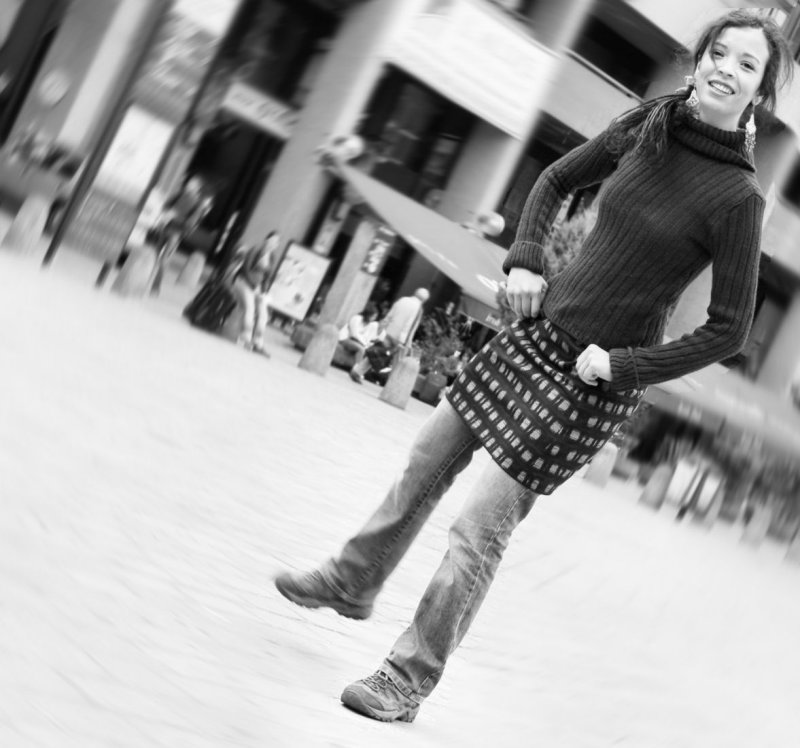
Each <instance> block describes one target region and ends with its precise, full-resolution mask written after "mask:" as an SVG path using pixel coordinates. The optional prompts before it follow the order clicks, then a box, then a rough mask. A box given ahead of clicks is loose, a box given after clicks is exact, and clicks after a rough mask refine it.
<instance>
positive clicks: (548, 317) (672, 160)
mask: <svg viewBox="0 0 800 748" xmlns="http://www.w3.org/2000/svg"><path fill="white" fill-rule="evenodd" d="M694 62H695V71H694V80H693V82H692V83H691V84H690V85H689V86H688V89H687V90H684V91H682V92H679V93H677V94H672V95H668V96H663V97H661V98H658V99H655V100H653V101H651V102H648V103H646V104H643V105H642V106H640V107H638V108H637V109H634V110H632V111H631V112H629V113H627V114H625V115H623V116H622V117H620V118H619V119H618V120H616V121H614V122H613V123H612V124H611V126H610V127H609V129H608V130H606V131H605V132H603V133H602V134H600V135H599V136H598V137H596V138H594V139H593V140H591V141H589V142H587V143H585V144H584V145H582V146H580V147H579V148H576V149H575V150H574V151H572V152H571V153H569V154H567V155H566V156H564V157H563V158H562V159H560V160H559V161H557V162H556V163H554V164H553V165H551V166H550V167H549V168H547V169H546V170H545V171H544V172H543V173H542V175H541V177H540V178H539V180H538V181H537V183H536V184H535V185H534V187H533V190H532V191H531V193H530V196H529V198H528V200H527V203H526V206H525V209H524V212H523V215H522V218H521V221H520V225H519V229H518V232H517V236H516V241H515V242H514V244H513V245H512V247H511V249H510V251H509V253H508V255H507V258H506V261H505V263H504V269H505V270H506V272H507V273H508V282H507V295H508V299H509V302H510V304H511V306H512V307H513V309H514V311H515V312H516V313H517V314H518V315H519V319H518V320H517V321H516V322H514V323H513V324H512V325H511V326H510V327H509V328H508V329H507V330H505V331H504V332H502V333H501V334H500V335H498V336H497V337H496V338H495V339H494V340H493V341H491V342H490V343H489V344H488V345H487V346H486V347H485V348H484V349H483V350H482V351H481V352H480V353H478V354H477V355H476V356H475V357H474V358H473V359H472V361H471V362H470V363H469V365H468V366H467V367H466V368H465V370H464V371H463V372H462V373H461V375H460V376H459V377H458V379H457V380H456V382H455V383H454V384H453V386H452V388H451V390H450V392H449V394H448V396H447V402H444V403H442V404H440V405H439V407H438V408H437V409H436V411H435V412H434V414H433V416H432V417H431V419H430V420H429V421H428V423H427V424H426V425H425V426H424V427H423V429H422V431H421V433H420V434H419V436H418V437H417V440H416V442H415V443H414V445H413V447H412V452H411V458H410V462H409V465H408V467H407V469H406V470H405V471H404V473H403V474H402V476H401V477H400V478H399V479H398V480H397V482H396V483H395V484H394V486H393V487H392V488H391V490H390V491H389V494H388V496H387V497H386V499H385V500H384V502H383V504H382V505H381V506H380V507H379V508H378V510H377V511H376V513H375V514H374V515H373V516H372V518H371V519H370V520H369V521H368V522H367V524H366V525H365V526H364V528H363V529H362V530H361V531H360V532H359V533H358V534H357V535H356V536H355V537H353V538H352V539H351V540H350V541H348V543H347V544H346V545H345V546H344V548H343V549H342V551H341V553H340V555H339V556H338V557H337V558H334V559H331V560H330V561H328V562H327V563H326V564H325V565H324V566H323V567H322V568H321V569H319V570H315V571H312V572H309V573H307V574H293V573H286V574H282V575H280V576H278V578H277V579H276V580H275V583H276V586H277V588H278V590H279V591H280V592H281V593H282V594H283V595H284V596H285V597H287V598H289V599H290V600H292V601H293V602H295V603H298V604H300V605H304V606H306V607H311V608H317V607H323V606H325V607H330V608H333V609H334V610H336V611H337V612H338V613H340V614H341V615H344V616H349V617H351V618H366V617H368V616H369V615H370V612H371V610H372V605H373V601H374V599H375V597H376V595H377V594H378V592H379V591H380V588H381V585H382V584H383V582H384V581H385V580H386V578H387V577H388V575H389V574H390V573H391V571H392V570H393V569H394V568H395V566H396V565H397V563H398V562H399V561H400V559H401V558H402V556H403V554H404V553H405V551H406V550H407V548H408V546H409V544H410V543H411V541H412V539H413V538H414V537H415V535H416V534H417V532H418V531H419V529H420V527H421V526H422V524H423V523H424V522H425V520H426V519H427V517H428V516H429V514H430V512H431V510H432V509H433V507H434V505H435V504H436V503H437V501H438V499H439V498H440V497H441V495H442V494H443V493H444V491H445V490H446V489H447V487H448V486H449V485H450V484H451V482H452V481H453V479H454V478H455V476H456V474H457V473H458V472H459V471H460V470H462V469H463V468H464V467H465V466H466V465H467V463H468V462H469V461H470V458H471V456H472V454H473V452H474V451H475V450H476V449H477V448H478V447H480V446H483V447H484V448H485V449H486V450H488V452H489V454H490V455H491V457H492V458H493V461H492V463H491V464H490V466H489V467H488V468H487V469H486V470H485V471H484V473H483V474H482V475H481V476H480V478H479V479H478V481H477V484H476V485H475V486H474V487H473V489H472V492H471V494H470V496H469V497H468V499H467V502H466V505H465V507H464V509H463V510H462V512H461V514H460V516H459V517H458V518H457V519H456V520H455V523H454V525H453V527H452V529H451V531H450V536H449V542H450V548H449V551H448V553H447V554H446V555H445V557H444V560H443V561H442V564H441V566H440V567H439V570H438V571H437V572H436V573H435V575H434V577H433V579H432V580H431V582H430V584H429V586H428V588H427V590H426V592H425V594H424V596H423V598H422V601H421V602H420V604H419V607H418V608H417V611H416V614H415V616H414V620H413V622H412V623H411V625H410V626H409V628H408V629H407V630H406V631H405V633H403V634H402V635H401V636H400V638H399V639H398V640H397V642H396V643H395V645H394V647H393V648H392V650H391V651H390V653H389V655H388V656H387V657H386V659H385V660H384V662H383V664H382V665H381V667H380V669H379V670H378V671H377V672H376V673H374V674H373V675H370V676H368V677H367V678H364V679H362V680H359V681H356V682H355V683H353V684H351V685H350V686H348V687H347V688H345V690H344V692H343V693H342V701H343V702H344V704H345V705H346V706H348V707H350V708H351V709H354V710H355V711H357V712H359V713H361V714H364V715H366V716H368V717H372V718H374V719H378V720H383V721H392V720H404V721H407V722H410V721H412V720H413V719H414V718H415V717H416V715H417V712H418V709H419V706H420V704H421V703H422V701H423V699H424V698H425V697H426V696H428V695H429V694H430V693H431V691H432V690H433V688H434V687H435V685H436V684H437V682H438V681H439V679H440V678H441V675H442V672H443V669H444V666H445V663H446V661H447V658H448V656H449V655H450V654H451V653H452V652H453V650H454V649H455V648H456V647H457V646H458V644H459V642H460V641H461V639H462V637H463V636H464V634H465V633H466V631H467V629H468V627H469V625H470V623H471V621H472V619H473V618H474V616H475V614H476V612H477V610H478V607H479V605H480V603H481V601H482V600H483V598H484V596H485V594H486V592H487V590H488V588H489V585H490V584H491V581H492V578H493V576H494V573H495V570H496V568H497V566H498V564H499V562H500V559H501V556H502V554H503V551H504V549H505V547H506V545H507V543H508V541H509V537H510V535H511V532H512V530H513V529H514V527H515V526H516V525H517V524H518V523H519V522H520V521H521V520H522V519H523V518H524V517H525V516H526V515H527V514H528V512H529V511H530V509H531V507H532V506H533V503H534V500H535V498H536V496H537V495H539V494H545V495H546V494H550V493H552V491H554V490H555V488H556V487H558V486H559V485H560V484H561V483H562V482H563V481H564V480H566V479H567V478H568V477H570V476H571V475H572V474H573V473H574V472H575V471H576V470H577V469H578V468H579V467H580V466H581V465H583V464H585V463H586V462H587V461H588V460H590V459H591V458H592V456H593V455H594V454H596V453H597V451H598V450H599V449H600V448H601V447H602V445H603V444H604V443H605V442H606V441H607V440H608V439H609V438H610V437H611V435H612V434H613V432H614V430H615V429H616V428H617V427H618V426H619V425H620V424H621V423H622V422H623V421H624V420H625V419H627V418H628V417H629V416H630V415H631V414H632V413H633V411H634V409H635V408H636V406H637V403H638V402H639V399H640V397H641V395H642V392H643V388H644V387H646V386H647V385H649V384H655V383H657V382H663V381H665V380H667V379H673V378H675V377H680V376H682V375H684V374H686V373H688V372H691V371H694V370H696V369H699V368H700V367H702V366H706V365H708V364H710V363H712V362H714V361H719V360H720V359H724V358H726V357H728V356H731V355H733V354H734V353H736V352H737V351H738V350H740V349H741V347H742V345H743V344H744V342H745V339H746V337H747V334H748V330H749V327H750V324H751V319H752V315H753V308H754V297H755V289H756V281H757V275H758V254H759V240H760V227H761V218H762V212H763V206H764V198H763V196H762V194H761V192H760V190H759V187H758V183H757V182H756V179H755V176H754V168H753V163H752V155H751V152H752V138H751V137H750V135H749V132H748V135H747V136H746V134H745V132H744V131H743V130H740V129H739V123H740V121H741V120H742V119H745V120H748V121H749V120H750V118H751V115H752V111H753V107H754V105H756V104H761V105H763V106H764V107H765V108H767V109H772V108H773V107H774V105H775V98H776V91H777V88H778V85H779V83H780V82H781V81H782V80H784V79H785V78H786V77H787V76H788V75H789V72H790V70H791V67H790V57H789V55H788V53H787V49H786V44H785V42H784V41H783V39H782V37H781V36H780V32H779V30H778V28H777V27H776V26H775V25H774V23H773V22H772V21H771V20H769V19H765V18H761V17H759V16H756V15H751V14H749V13H747V12H744V11H734V12H732V13H730V14H729V15H727V16H725V17H724V18H722V19H720V20H719V21H717V22H716V23H714V24H713V25H712V26H710V27H709V28H708V29H707V30H706V32H705V33H704V34H703V35H702V37H701V39H700V42H699V44H698V47H697V52H696V54H695V57H694ZM600 181H605V184H604V187H603V190H602V192H601V194H600V196H599V199H598V218H597V223H596V225H595V227H594V229H593V231H592V232H591V233H590V235H589V236H588V237H587V239H586V241H585V245H584V247H583V250H582V252H581V253H580V255H579V257H578V258H577V259H576V260H575V261H574V262H573V263H572V264H571V265H569V266H568V267H567V268H566V269H565V270H563V271H562V272H560V273H559V274H558V275H556V276H555V277H553V278H551V279H550V280H549V282H548V281H546V280H545V279H544V278H543V277H542V272H543V270H544V257H543V251H542V245H543V243H544V239H545V236H546V235H547V232H548V229H549V228H550V225H551V222H552V221H553V219H554V217H555V215H556V213H557V211H558V208H559V206H560V205H561V203H562V200H563V199H564V198H565V197H566V196H567V195H568V194H569V193H570V192H572V191H573V190H576V189H578V188H581V187H586V186H589V185H591V184H595V183H598V182H600ZM709 263H711V265H712V268H713V285H712V291H711V303H710V306H709V317H708V321H707V322H706V323H705V324H704V325H703V326H701V327H699V328H698V329H697V330H695V331H694V332H693V333H691V334H688V335H685V336H684V337H682V338H681V339H679V340H675V341H672V342H670V343H662V342H661V341H662V338H663V333H664V329H665V326H666V324H667V318H668V315H669V310H670V309H671V308H672V306H673V304H674V303H675V301H676V300H677V299H678V297H679V296H680V294H681V292H682V291H683V289H684V288H686V286H687V285H688V284H689V283H690V282H691V280H692V279H693V278H695V277H696V276H697V275H698V274H699V273H700V272H701V271H702V270H703V268H704V267H706V266H707V265H708V264H709Z"/></svg>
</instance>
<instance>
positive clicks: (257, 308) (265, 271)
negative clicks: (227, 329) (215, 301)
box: [233, 231, 280, 356]
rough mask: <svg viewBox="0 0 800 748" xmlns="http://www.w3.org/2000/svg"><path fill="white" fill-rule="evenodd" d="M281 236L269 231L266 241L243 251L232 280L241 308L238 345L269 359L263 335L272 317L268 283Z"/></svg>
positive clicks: (234, 292)
mask: <svg viewBox="0 0 800 748" xmlns="http://www.w3.org/2000/svg"><path fill="white" fill-rule="evenodd" d="M279 245H280V236H279V235H278V233H277V232H275V231H270V233H269V234H267V236H266V237H265V238H264V241H263V242H262V243H261V244H259V245H256V246H253V247H250V248H247V249H244V250H243V256H242V258H241V266H240V267H239V269H238V270H237V271H236V274H235V276H234V280H233V294H234V296H235V297H236V301H237V303H239V304H240V305H241V307H242V326H241V329H240V330H239V335H238V336H237V339H236V342H237V343H238V344H239V345H241V346H244V347H245V348H246V349H247V350H251V351H256V352H257V353H261V354H263V355H265V356H269V354H268V353H267V351H266V349H265V348H264V333H265V332H266V329H267V320H268V318H269V295H268V290H269V284H270V281H271V277H272V268H273V264H274V256H275V252H276V251H277V249H278V246H279Z"/></svg>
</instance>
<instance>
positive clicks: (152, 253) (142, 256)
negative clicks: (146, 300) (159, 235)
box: [111, 247, 156, 296]
mask: <svg viewBox="0 0 800 748" xmlns="http://www.w3.org/2000/svg"><path fill="white" fill-rule="evenodd" d="M155 267H156V250H155V249H153V248H152V247H137V248H135V249H132V250H131V252H130V254H129V255H128V256H127V258H126V259H125V263H124V264H123V266H122V267H121V268H120V271H119V273H118V274H117V277H116V278H115V279H114V282H113V283H112V284H111V290H112V291H114V292H115V293H118V294H120V295H121V296H144V295H145V294H146V293H147V291H148V290H149V286H150V280H151V277H152V275H153V271H154V270H155Z"/></svg>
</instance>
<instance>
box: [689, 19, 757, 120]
mask: <svg viewBox="0 0 800 748" xmlns="http://www.w3.org/2000/svg"><path fill="white" fill-rule="evenodd" d="M768 60H769V45H768V44H767V39H766V37H765V36H764V32H763V31H761V29H754V28H738V27H729V28H727V29H725V30H723V31H722V32H721V33H720V35H719V36H718V37H717V39H716V41H715V42H714V43H713V44H710V45H709V46H708V48H707V49H706V51H705V52H704V53H703V57H702V58H701V60H700V63H699V64H698V66H697V70H695V74H694V77H695V84H696V87H697V97H698V99H699V101H700V103H699V106H698V112H697V113H698V116H699V117H700V119H701V120H702V121H703V122H705V123H707V124H709V125H712V126H713V127H718V128H720V129H721V130H735V129H736V128H737V127H738V126H739V120H740V118H741V116H742V113H743V112H744V110H745V109H746V108H747V106H748V104H750V103H751V102H753V101H755V100H756V98H757V96H758V89H759V86H760V85H761V81H762V79H763V78H764V70H765V68H766V65H767V62H768Z"/></svg>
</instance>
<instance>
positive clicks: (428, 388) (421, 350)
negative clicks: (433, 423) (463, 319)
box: [414, 309, 464, 404]
mask: <svg viewBox="0 0 800 748" xmlns="http://www.w3.org/2000/svg"><path fill="white" fill-rule="evenodd" d="M463 349H464V343H463V341H462V339H461V333H460V330H459V323H458V320H457V317H456V315H454V314H452V313H448V312H446V311H444V310H442V309H435V310H434V311H433V312H432V313H431V314H429V315H426V316H425V317H424V318H423V320H422V323H421V324H420V331H419V333H418V335H417V337H416V339H415V340H414V352H415V355H417V356H418V357H419V376H418V378H417V384H416V386H415V388H414V389H415V391H416V393H417V397H418V398H419V399H420V400H422V401H423V402H426V403H431V404H433V403H436V402H437V401H438V400H439V398H440V397H441V393H442V390H444V388H445V387H446V386H447V384H448V378H449V377H450V376H453V375H455V374H457V373H458V364H459V362H460V354H461V352H462V351H463Z"/></svg>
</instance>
